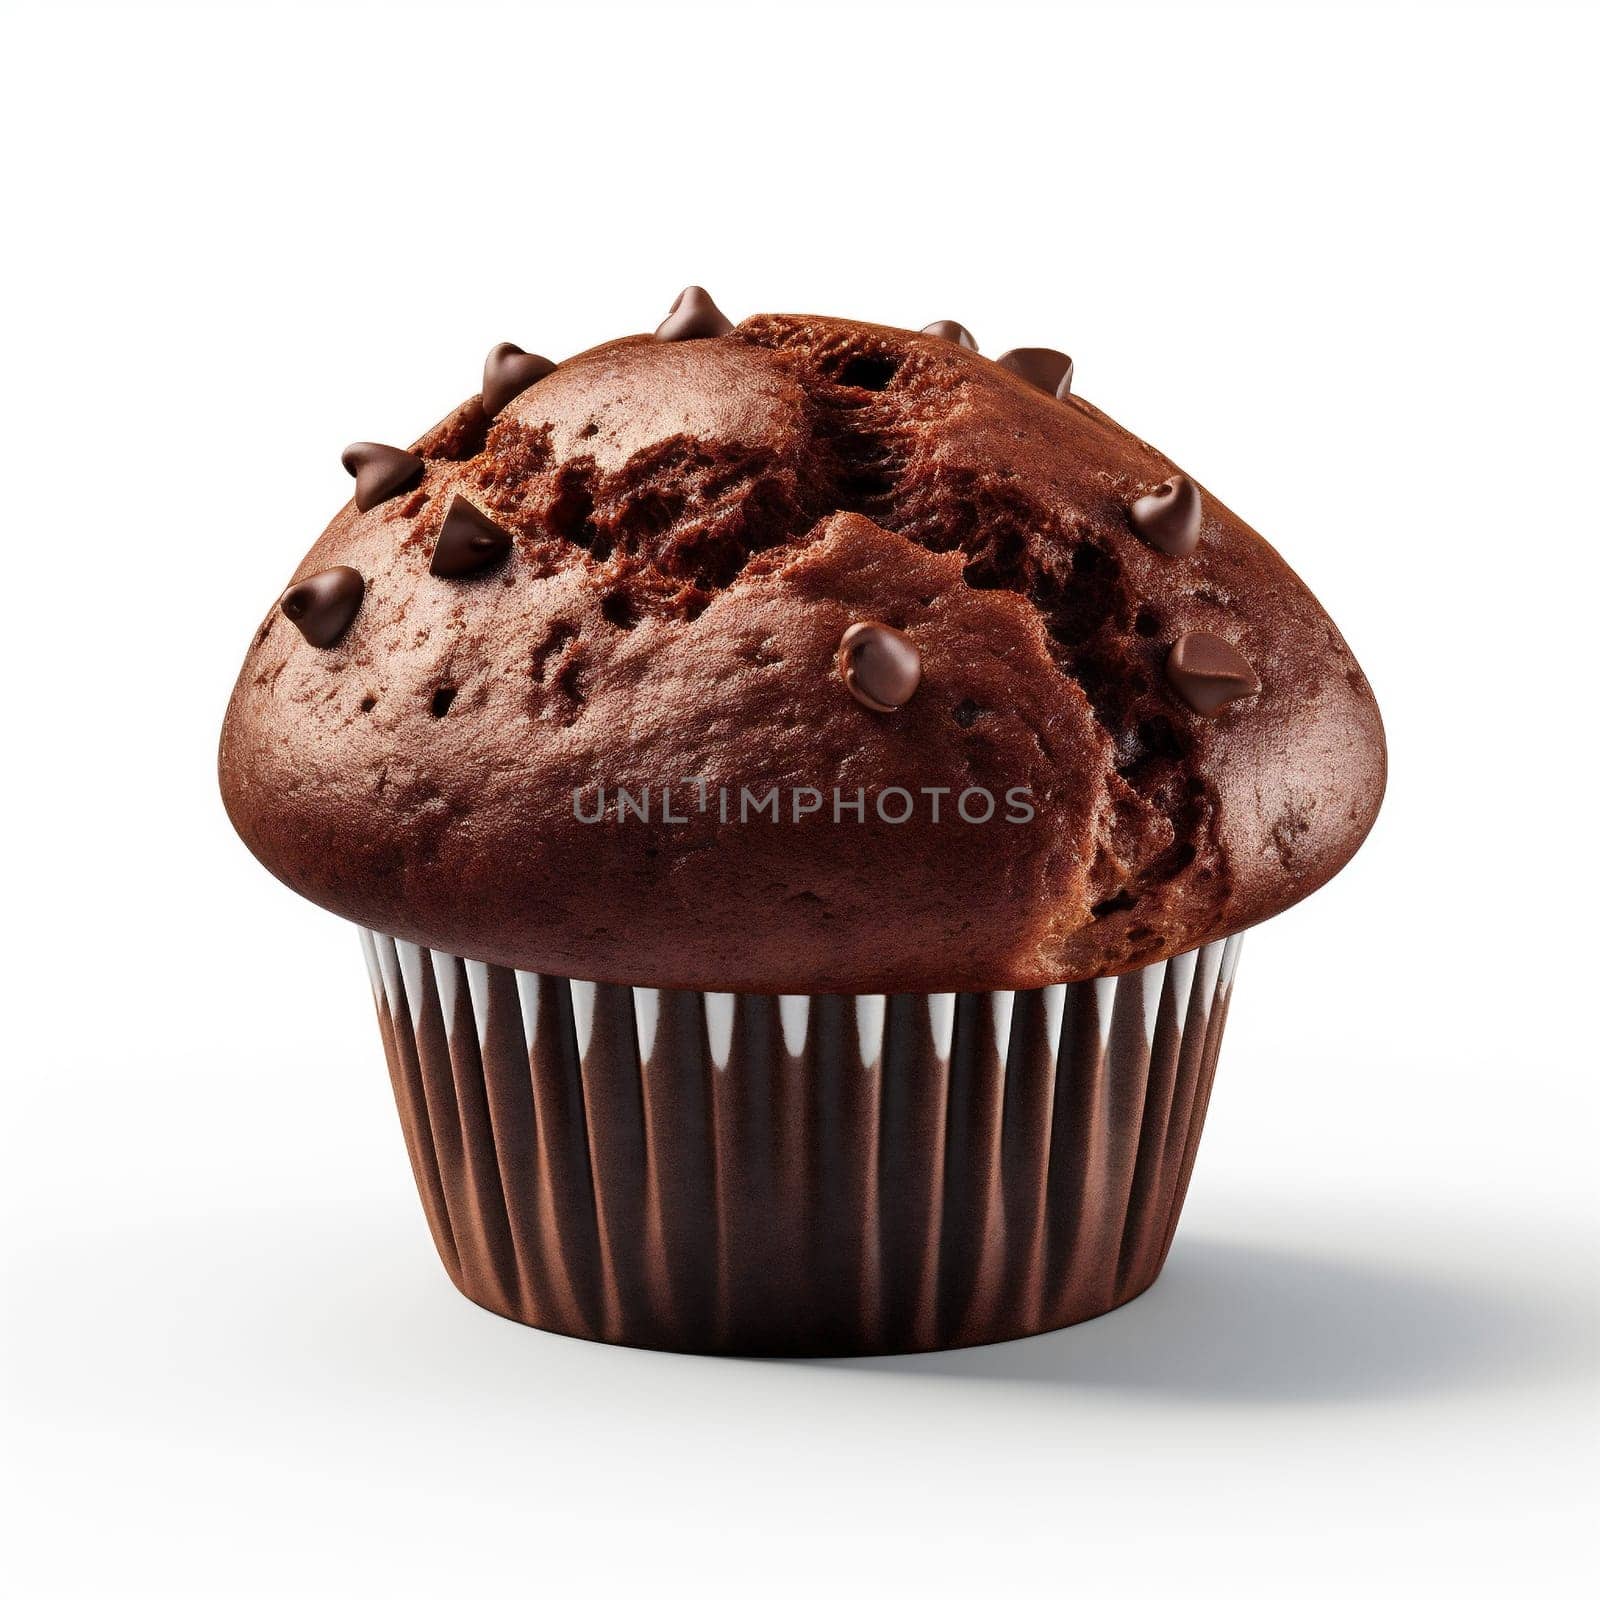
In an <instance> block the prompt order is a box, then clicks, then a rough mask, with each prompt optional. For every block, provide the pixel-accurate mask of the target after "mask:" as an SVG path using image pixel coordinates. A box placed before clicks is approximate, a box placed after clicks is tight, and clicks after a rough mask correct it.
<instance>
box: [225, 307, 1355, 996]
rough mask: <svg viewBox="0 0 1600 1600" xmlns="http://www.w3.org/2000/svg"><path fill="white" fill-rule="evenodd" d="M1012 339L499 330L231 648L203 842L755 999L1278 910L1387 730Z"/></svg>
mask: <svg viewBox="0 0 1600 1600" xmlns="http://www.w3.org/2000/svg"><path fill="white" fill-rule="evenodd" d="M1071 385H1072V371H1071V363H1070V361H1068V360H1067V358H1066V357H1065V356H1064V355H1061V354H1059V353H1058V352H1055V351H1051V350H1046V349H1030V350H1019V351H1012V352H1008V353H1007V354H1006V355H1004V356H1002V357H1001V358H1000V359H999V360H998V361H991V360H989V359H987V358H985V357H984V356H982V355H980V354H979V353H978V351H977V348H976V345H975V342H974V341H973V339H972V337H971V335H970V334H968V333H967V332H966V330H965V329H963V328H961V327H960V326H959V325H957V324H955V323H936V324H933V325H932V326H931V327H930V328H929V329H926V330H924V331H923V332H922V333H909V332H904V331H901V330H899V329H891V328H883V327H877V326H873V325H870V324H867V323H860V322H849V321H844V320H841V319H837V318H830V317H811V316H759V317H752V318H750V319H749V320H747V321H745V322H742V323H740V324H739V325H738V326H737V327H734V326H731V325H730V324H729V323H728V321H727V320H726V319H725V318H724V317H722V315H721V314H720V313H719V312H718V311H717V310H716V307H715V306H714V305H713V304H712V303H711V301H710V300H709V298H708V297H707V296H705V295H704V293H703V291H699V290H688V291H685V293H684V294H683V295H681V296H680V297H679V300H678V302H677V303H675V305H674V308H673V311H672V314H671V315H670V316H669V317H668V319H667V321H666V322H665V323H663V324H662V326H661V328H660V329H659V330H658V331H657V332H656V334H654V335H642V336H638V337H632V338H625V339H619V340H616V341H615V342H613V343H609V344H604V345H601V346H599V347H597V348H596V349H593V350H589V351H586V352H584V353H583V354H582V355H578V356H574V357H573V358H572V359H570V360H568V361H564V362H562V363H561V364H560V365H558V366H557V365H553V364H552V363H551V362H549V361H546V360H544V359H543V358H541V357H539V356H536V355H530V354H528V353H526V352H524V351H521V350H519V349H517V347H515V346H510V345H502V346H497V347H496V349H495V350H494V351H493V352H491V354H490V357H489V361H488V363H487V365H486V367H485V374H484V389H483V393H482V394H480V395H475V396H474V397H473V398H472V399H470V400H468V401H467V402H466V403H465V404H464V405H461V406H459V407H458V408H457V409H456V410H455V411H454V412H452V413H451V414H450V415H449V416H448V417H446V418H445V419H444V420H443V421H442V422H441V423H439V425H438V426H437V427H435V428H434V429H433V430H432V431H431V432H430V433H428V434H427V435H426V436H425V437H424V438H423V439H422V440H420V441H419V442H418V443H417V444H416V445H415V446H413V448H412V449H411V450H409V451H405V450H397V449H393V448H391V447H387V446H383V445H375V444H364V445H355V446H351V447H350V449H349V450H347V451H346V453H345V463H346V466H347V467H348V469H349V470H350V471H351V472H352V474H353V475H354V476H355V479H356V494H355V498H354V499H353V500H352V501H351V503H350V504H348V505H346V506H345V507H344V509H343V510H341V511H340V512H339V514H338V515H337V516H336V517H335V518H334V519H333V521H332V523H331V524H330V525H329V526H328V528H327V530H326V531H325V532H324V533H323V535H322V536H321V538H320V539H318V540H317V542H316V543H315V544H314V545H313V546H312V548H311V551H310V553H309V554H308V555H307V556H306V558H305V559H304V561H302V562H301V564H300V567H299V569H298V570H297V572H296V573H295V577H294V581H293V582H292V583H291V584H290V586H289V588H288V590H286V591H285V593H284V595H283V596H282V597H281V599H280V600H278V601H276V602H275V603H274V605H273V607H272V609H271V611H270V612H269V613H268V615H267V617H266V620H265V621H264V622H263V623H262V624H261V626H260V628H259V629H258V631H257V633H256V636H255V639H254V642H253V644H252V645H251V647H250V650H249V653H248V655H247V656H246V658H245V663H244V667H243V670H242V671H241V673H240V675H239V680H238V683H237V685H236V687H235V689H234V692H233V698H232V701H231V703H230V705H229V707H228V713H227V718H226V721H225V723H224V726H223V732H222V746H221V756H220V769H221V780H222V792H223V798H224V800H225V802H226V804H227V808H228V812H229V815H230V817H231V818H232V820H233V823H234V826H235V827H236V828H237V829H238V831H239V833H240V835H241V836H242V837H243V839H244V840H245V842H246V844H248V845H249V847H250V848H251V850H253V851H254V852H255V854H256V855H257V856H258V857H259V858H260V859H261V861H262V862H263V863H264V864H265V865H266V866H267V867H269V868H270V869H271V870H272V871H273V872H274V873H276V874H277V875H278V877H280V878H281V879H282V880H283V881H284V882H285V883H287V884H288V885H289V886H290V887H291V888H292V889H295V890H296V891H298V892H299V893H301V894H303V895H306V896H308V897H309V898H310V899H312V900H315V901H317V902H318V903H319V904H321V905H323V906H326V907H327V908H328V909H330V910H332V911H335V912H338V913H340V914H341V915H343V916H346V917H349V918H352V919H353V920H355V921H357V922H359V923H362V924H364V925H366V926H368V927H370V928H373V929H376V930H378V931H380V932H383V933H388V934H392V935H396V936H398V937H402V938H406V939H411V940H415V941H417V942H419V943H422V944H425V945H428V946H430V947H432V948H435V949H441V950H447V951H451V952H454V953H456V954H460V955H465V956H470V957H475V958H478V959H481V960H485V961H491V962H495V963H499V964H502V965H506V966H512V967H517V968H521V969H523V970H527V971H533V972H543V973H549V974H554V975H561V976H570V977H579V978H587V979H600V980H606V981H612V982H618V983H628V984H645V985H652V986H658V987H687V988H703V989H715V990H741V991H752V992H765V993H775V992H776V993H782V992H796V993H823V992H844V993H849V992H926V991H936V990H952V989H954V990H969V989H993V988H1005V989H1014V988H1032V987H1036V986H1038V985H1041V984H1047V983H1056V982H1067V981H1074V980H1078V979H1082V978H1088V977H1097V976H1102V975H1108V974H1113V973H1116V972H1120V971H1123V970H1126V969H1128V968H1130V967H1134V966H1138V965H1141V964H1144V963H1146V962H1150V961H1155V960H1158V959H1161V958H1163V957H1166V956H1170V955H1173V954H1176V953H1178V952H1180V951H1183V950H1186V949H1189V948H1191V947H1193V946H1195V945H1197V944H1200V943H1202V942H1205V941H1207V940H1211V939H1215V938H1218V937H1220V936H1222V935H1224V934H1227V933H1232V932H1236V931H1237V930H1239V929H1241V928H1243V927H1245V926H1247V925H1248V924H1250V923H1253V922H1256V921H1258V920H1260V919H1261V918H1263V917H1266V916H1270V915H1271V914H1272V913H1274V912H1276V911H1279V910H1281V909H1283V908H1284V907H1285V906H1287V905H1289V904H1290V903H1292V902H1293V901H1295V900H1298V899H1300V898H1301V897H1302V896H1304V895H1306V894H1308V893H1310V892H1311V891H1312V890H1313V889H1315V888H1317V887H1318V886H1319V885H1321V884H1322V883H1323V882H1325V881H1326V880H1327V879H1328V878H1329V877H1331V876H1332V875H1333V873H1335V872H1336V871H1337V870H1338V869H1339V868H1340V867H1341V866H1342V865H1343V864H1344V863H1345V862H1346V861H1347V860H1348V859H1349V858H1350V856H1351V855H1352V854H1353V853H1354V851H1355V849H1356V847H1357V846H1358V845H1359V844H1360V842H1361V840H1362V838H1363V837H1364V836H1365V835H1366V833H1367V830H1368V829H1369V828H1370V827H1371V825H1372V821H1373V818H1374V816H1375V815H1376V812H1377V809H1378V804H1379V801H1380V799H1381V797H1382V793H1383V785H1384V768H1385V756H1384V740H1383V730H1382V725H1381V723H1380V721H1379V717H1378V710H1377V706H1376V704H1375V703H1374V701H1373V697H1372V691H1371V689H1370V688H1369V687H1368V684H1367V681H1366V678H1365V677H1364V676H1363V675H1362V672H1361V669H1360V668H1359V667H1358V666H1357V665H1356V662H1355V659H1354V657H1353V656H1352V655H1351V653H1350V651H1349V649H1348V648H1347V646H1346V645H1345V642H1344V640H1343V639H1342V638H1341V637H1340V635H1339V632H1338V630H1337V629H1336V628H1335V627H1334V625H1333V623H1332V622H1331V621H1330V620H1329V619H1328V617H1327V615H1326V614H1325V613H1324V612H1323V610H1322V608H1321V607H1320V606H1319V605H1318V604H1317V602H1316V601H1315V600H1314V599H1313V598H1312V596H1311V594H1310V593H1309V592H1308V591H1307V590H1306V588H1305V586H1304V585H1303V584H1302V583H1301V582H1300V581H1299V579H1298V578H1296V577H1295V575H1294V573H1293V572H1291V571H1290V570H1289V568H1288V567H1287V566H1286V565H1285V564H1284V562H1283V560H1282V559H1281V558H1280V557H1279V556H1278V554H1277V553H1276V552H1275V551H1274V550H1273V549H1272V548H1271V546H1269V545H1268V544H1267V543H1266V542H1265V541H1264V540H1263V539H1262V538H1261V537H1260V536H1259V535H1257V534H1255V533H1254V532H1252V531H1251V530H1250V529H1249V528H1248V527H1246V526H1245V525H1244V524H1243V523H1242V522H1240V521H1239V519H1238V518H1237V517H1236V516H1234V515H1233V514H1232V513H1231V512H1230V511H1229V510H1228V509H1227V508H1226V507H1225V506H1223V505H1222V504H1221V503H1220V502H1219V501H1217V500H1216V499H1214V498H1213V497H1212V495H1211V494H1210V493H1209V492H1208V491H1207V490H1205V489H1203V488H1201V487H1200V486H1199V485H1198V484H1197V483H1195V482H1194V481H1193V480H1192V479H1190V478H1187V477H1185V476H1183V475H1182V474H1181V473H1179V472H1178V470H1177V468H1176V467H1175V466H1174V465H1173V463H1172V462H1170V461H1168V460H1167V459H1166V458H1165V457H1164V456H1162V455H1160V454H1158V453H1157V452H1156V451H1155V450H1152V449H1151V448H1150V447H1149V446H1148V445H1146V444H1144V443H1142V442H1141V441H1140V440H1138V439H1136V438H1134V437H1133V435H1131V434H1130V433H1128V432H1127V431H1126V430H1124V429H1123V428H1121V427H1119V426H1118V425H1117V424H1116V423H1114V422H1112V421H1111V420H1110V418H1108V417H1106V416H1104V415H1103V414H1102V413H1101V412H1099V411H1097V410H1096V409H1095V408H1094V407H1093V406H1092V405H1090V404H1088V403H1087V402H1086V401H1084V400H1081V399H1079V398H1078V397H1077V396H1076V395H1075V394H1073V393H1072V392H1071Z"/></svg>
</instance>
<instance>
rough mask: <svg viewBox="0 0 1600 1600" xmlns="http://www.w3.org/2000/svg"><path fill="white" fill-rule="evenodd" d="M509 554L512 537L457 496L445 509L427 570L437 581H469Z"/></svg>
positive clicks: (468, 502)
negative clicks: (468, 579)
mask: <svg viewBox="0 0 1600 1600" xmlns="http://www.w3.org/2000/svg"><path fill="white" fill-rule="evenodd" d="M510 551H511V535H510V534H509V533H507V532H506V531H505V529H504V528H502V527H500V526H499V524H498V523H495V522H492V521H491V520H490V519H489V518H488V517H486V516H485V515H484V514H483V512H481V511H480V510H479V509H478V508H477V507H476V506H475V505H473V503H472V502H471V501H470V500H466V499H463V498H462V497H461V496H460V495H457V496H456V497H455V498H454V499H453V500H452V501H451V502H450V504H449V505H448V506H447V507H446V508H445V513H444V521H443V522H442V523H440V524H439V537H438V539H437V540H436V541H435V542H434V546H433V560H432V561H430V562H429V563H428V571H429V572H431V573H432V574H433V575H434V577H436V578H470V577H471V576H472V574H473V573H475V572H483V571H486V570H487V569H488V568H489V567H492V566H494V565H495V563H496V562H499V561H504V560H505V558H506V556H507V555H509V554H510Z"/></svg>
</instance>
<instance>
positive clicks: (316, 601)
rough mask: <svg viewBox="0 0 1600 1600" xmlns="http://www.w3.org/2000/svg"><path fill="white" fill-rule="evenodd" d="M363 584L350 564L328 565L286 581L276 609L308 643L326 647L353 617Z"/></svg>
mask: <svg viewBox="0 0 1600 1600" xmlns="http://www.w3.org/2000/svg"><path fill="white" fill-rule="evenodd" d="M366 587H367V586H366V584H365V583H364V582H363V581H362V577H361V574H360V573H359V572H357V571H356V569H355V568H354V567H329V568H328V570H327V571H326V572H314V573H312V575H311V576H310V577H309V578H302V579H301V580H300V581H299V582H298V583H292V584H290V585H289V587H288V588H287V589H285V590H284V591H283V598H282V599H281V600H280V601H279V602H278V609H279V610H280V611H282V612H283V614H284V616H286V617H287V618H288V619H289V620H290V621H291V622H292V623H293V624H294V625H295V627H297V628H298V629H299V630H300V631H301V633H303V634H304V635H305V636H306V639H307V640H308V641H309V642H310V643H311V644H314V645H315V646H316V647H317V648H318V649H319V650H326V649H327V648H328V646H329V645H331V644H336V643H337V642H338V640H339V637H340V635H342V634H343V633H344V631H345V629H346V628H348V627H349V626H350V624H351V623H352V622H354V621H355V620H356V613H357V612H358V611H359V610H360V609H361V597H362V595H363V594H364V593H365V592H366Z"/></svg>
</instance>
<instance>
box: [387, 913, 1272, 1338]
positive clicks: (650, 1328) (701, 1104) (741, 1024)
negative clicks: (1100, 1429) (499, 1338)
mask: <svg viewBox="0 0 1600 1600" xmlns="http://www.w3.org/2000/svg"><path fill="white" fill-rule="evenodd" d="M362 940H363V943H364V945H365V948H366V955H367V965H368V970H369V973H370V974H371V977H372V985H373V993H374V996H375V999H376V1001H377V1008H378V1017H379V1023H380V1026H381V1028H382V1031H383V1039H384V1047H385V1050H386V1052H387V1054H388V1059H389V1068H390V1073H391V1076H392V1078H393V1081H394V1090H395V1099H396V1102H397V1104H398V1106H399V1110H400V1119H401V1123H402V1125H403V1127H404V1130H405V1137H406V1145H407V1149H408V1151H409V1153H410V1157H411V1164H412V1168H413V1170H414V1172H415V1174H416V1179H417V1187H418V1189H419V1191H420V1193H421V1196H422V1203H423V1208H424V1210H425V1212H426V1213H427V1218H428V1223H429V1226H430V1228H431V1229H432V1232H433V1237H434V1241H435V1243H436V1244H437V1246H438V1249H439V1254H440V1256H441V1258H442V1259H443V1261H444V1264H445V1267H446V1269H447V1271H448V1272H449V1273H450V1276H451V1278H452V1279H453V1281H454V1282H455V1283H456V1285H457V1287H458V1288H460V1289H461V1291H462V1292H463V1293H464V1294H466V1295H467V1296H469V1297H470V1298H471V1299H473V1300H475V1301H477V1302H478V1303H479V1304H480V1305H483V1306H486V1307H488V1308H489V1309H490V1310H492V1311H496V1312H498V1313H500V1314H501V1315H502V1316H506V1317H511V1318H514V1319H516V1320H518V1321H521V1322H526V1323H530V1324H532V1325H533V1326H535V1327H540V1328H546V1329H549V1330H551V1331H553V1332H557V1333H565V1334H573V1335H576V1336H578V1337H581V1338H588V1339H604V1340H608V1341H611V1342H614V1343H622V1344H634V1345H646V1346H651V1347H655V1348H661V1349H671V1350H686V1351H707V1352H715V1351H720V1352H727V1353H774V1354H778V1353H785V1354H812V1355H827V1354H846V1353H884V1352H890V1351H906V1350H929V1349H941V1348H948V1347H951V1346H956V1345H965V1344H980V1343H986V1342H988V1341H991V1340H997V1339H1010V1338H1017V1337H1020V1336H1022V1335H1025V1334H1030V1333H1038V1332H1041V1331H1043V1330H1045V1329H1048V1328H1056V1327H1061V1326H1064V1325H1065V1324H1067V1323H1071V1322H1077V1321H1081V1320H1082V1319H1084V1318H1085V1317H1092V1316H1097V1315H1099V1314H1100V1313H1101V1312H1103V1311H1108V1310H1110V1309H1111V1308H1112V1307H1113V1306H1116V1305H1120V1304H1121V1303H1122V1302H1123V1301H1125V1300H1128V1299H1131V1298H1132V1297H1133V1296H1134V1295H1137V1294H1139V1293H1140V1292H1141V1291H1142V1290H1144V1289H1146V1288H1148V1287H1149V1285H1150V1284H1151V1283H1152V1282H1153V1281H1154V1280H1155V1277H1156V1275H1157V1273H1158V1272H1159V1271H1160V1270H1161V1266H1162V1263H1163V1261H1164V1260H1165V1259H1166V1255H1167V1251H1168V1249H1169V1248H1170V1247H1171V1243H1172V1236H1173V1231H1174V1229H1175V1228H1176V1226H1177V1221H1178V1213H1179V1211H1180V1209H1181V1207H1182V1205H1183V1198H1184V1194H1185V1192H1186V1190H1187V1188H1188V1184H1189V1177H1190V1173H1191V1172H1192V1170H1193V1166H1194V1157H1195V1149H1196V1146H1197V1145H1198V1143H1199V1139H1200V1130H1201V1127H1202V1125H1203V1123H1204V1121H1205V1113H1206V1106H1207V1102H1208V1100H1209V1098H1210V1093H1211V1083H1212V1078H1213V1075H1214V1073H1215V1070H1216V1061H1217V1051H1218V1047H1219V1045H1220V1043H1221V1039H1222V1030H1223V1025H1224V1022H1225V1021H1226V1017H1227V1010H1228V1003H1229V998H1230V996H1231V994H1232V989H1233V976H1234V969H1235V966H1236V964H1237V960H1238V953H1239V945H1240V936H1237V935H1236V936H1234V937H1233V938H1230V939H1227V940H1224V941H1219V942H1217V943H1215V944H1210V945H1206V946H1204V947H1203V948H1202V949H1200V950H1197V951H1191V952H1189V953H1188V954H1186V955H1182V956H1177V957H1174V958H1173V959H1172V960H1170V961H1166V962H1159V963H1156V964H1154V965H1152V966H1149V967H1144V968H1141V969H1139V970H1138V971H1135V972H1132V973H1128V974H1126V975H1125V976H1123V977H1120V978H1101V979H1096V980H1092V981H1089V982H1084V983H1075V984H1058V985H1054V986H1052V987H1050V988H1046V989H1036V990H1025V991H1017V992H1011V991H999V992H995V993H990V994H957V995H949V994H946V995H887V996H885V995H863V996H855V997H849V996H837V995H818V996H788V995H786V996H762V995H742V994H741V995H735V994H715V993H705V994H699V993H688V992H683V991H677V990H655V989H628V988H622V987H618V986H615V985H612V984H597V983H582V982H578V981H576V980H568V979H565V978H550V977H544V976H540V975H537V974H532V973H525V972H515V971H512V970H510V969H509V968H505V967H494V966H486V965H485V964H483V963H482V962H477V961H467V960H463V959H461V958H459V957H456V956H451V955H444V954H440V953H438V952H433V951H428V950H425V949H423V948H421V947H420V946H417V945H414V944H408V943H405V942H404V941H401V940H395V939H390V938H387V937H385V936H383V935H380V934H373V933H368V932H365V931H363V933H362Z"/></svg>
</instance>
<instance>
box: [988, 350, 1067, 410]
mask: <svg viewBox="0 0 1600 1600" xmlns="http://www.w3.org/2000/svg"><path fill="white" fill-rule="evenodd" d="M999 364H1000V365H1001V366H1002V367H1005V368H1006V369H1007V370H1008V371H1011V372H1014V373H1016V375H1017V376H1018V377H1019V378H1025V379H1027V381H1028V382H1029V383H1031V384H1032V385H1033V386H1034V388H1035V389H1043V390H1044V392H1045V393H1046V394H1053V395H1054V396H1055V397H1056V399H1057V400H1065V399H1066V398H1067V396H1068V395H1069V394H1071V393H1072V357H1071V356H1069V355H1067V354H1066V353H1065V352H1064V351H1061V350H1046V349H1045V348H1044V347H1043V346H1042V345H1027V346H1024V347H1023V348H1022V349H1021V350H1007V351H1006V353H1005V354H1004V355H1003V356H1001V357H999Z"/></svg>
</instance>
